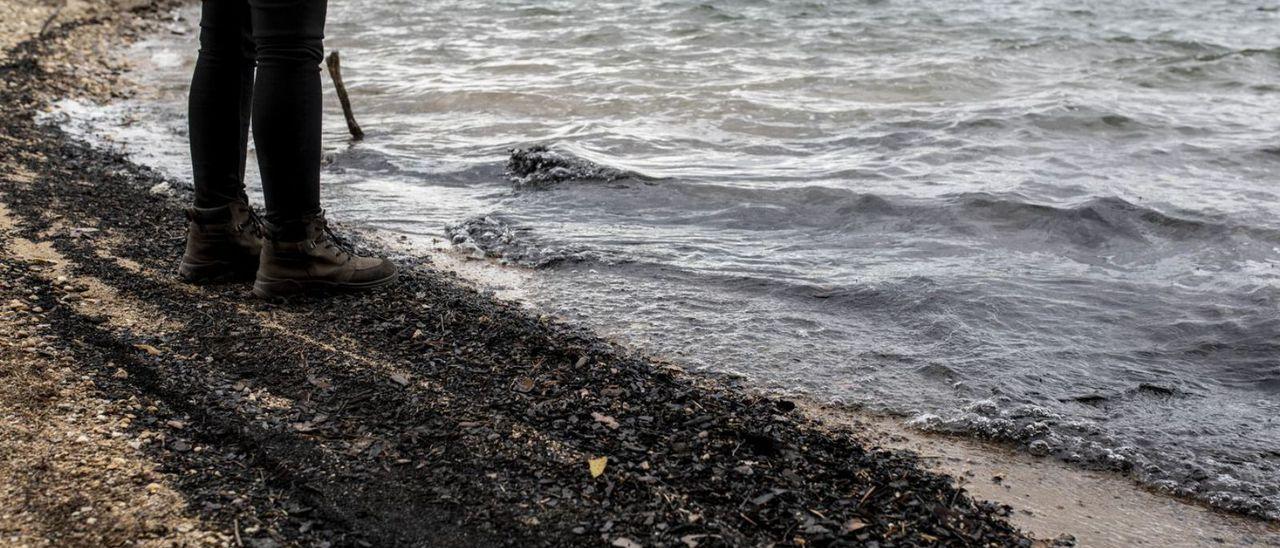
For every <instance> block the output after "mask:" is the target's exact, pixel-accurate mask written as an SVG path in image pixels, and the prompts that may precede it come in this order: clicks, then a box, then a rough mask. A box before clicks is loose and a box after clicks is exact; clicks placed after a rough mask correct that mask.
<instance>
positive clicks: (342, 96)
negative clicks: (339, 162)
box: [325, 51, 364, 141]
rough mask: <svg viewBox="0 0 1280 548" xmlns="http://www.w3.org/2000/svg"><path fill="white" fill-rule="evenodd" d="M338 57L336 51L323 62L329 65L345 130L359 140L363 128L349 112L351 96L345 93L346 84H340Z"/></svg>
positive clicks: (340, 75)
mask: <svg viewBox="0 0 1280 548" xmlns="http://www.w3.org/2000/svg"><path fill="white" fill-rule="evenodd" d="M341 63H342V62H341V60H340V59H339V57H338V52H336V51H335V52H333V53H330V54H329V59H328V60H326V61H325V64H326V65H328V66H329V77H330V78H332V79H333V87H334V88H335V89H337V90H338V102H340V103H342V114H343V115H345V116H346V117H347V130H349V131H351V138H352V139H354V140H356V141H360V140H363V139H364V130H362V129H360V124H357V123H356V116H355V114H352V113H351V97H349V96H348V95H347V86H344V85H342V64H341Z"/></svg>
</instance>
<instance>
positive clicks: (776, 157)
mask: <svg viewBox="0 0 1280 548" xmlns="http://www.w3.org/2000/svg"><path fill="white" fill-rule="evenodd" d="M331 4H332V5H331V8H330V12H331V15H330V19H331V24H330V28H329V39H328V46H329V47H330V48H336V49H341V50H342V52H343V54H344V61H343V64H344V69H345V75H344V76H345V77H346V80H347V83H348V86H349V87H350V90H351V92H352V95H353V98H354V99H353V100H354V102H355V104H356V107H357V114H358V117H359V118H360V120H361V122H362V124H363V125H364V126H365V129H366V131H367V133H368V134H369V137H368V139H367V140H366V142H364V143H362V144H359V145H356V146H350V145H348V144H347V143H346V141H345V136H344V132H345V127H344V125H343V124H342V122H341V117H340V114H339V112H338V111H337V110H336V104H330V105H329V114H330V116H329V118H328V121H327V127H326V136H325V139H326V147H327V149H328V153H329V156H328V159H327V165H326V168H325V177H326V183H325V184H326V185H327V187H326V190H325V192H326V194H327V196H326V199H327V201H326V206H327V207H328V208H329V209H330V211H332V212H333V216H335V217H337V218H340V219H345V220H358V221H360V222H363V223H365V224H367V225H369V226H372V227H376V228H380V229H387V230H392V231H396V232H400V233H403V234H406V235H408V236H410V237H412V238H416V239H422V240H426V239H429V238H433V237H439V238H451V239H453V240H454V241H456V242H457V243H458V244H459V247H460V248H461V249H462V251H464V252H466V253H476V254H488V255H490V256H496V257H497V258H499V259H501V260H502V261H503V262H507V263H512V264H516V265H524V266H525V267H536V268H538V275H536V276H532V277H530V278H529V280H530V281H529V285H528V287H522V288H521V292H522V293H523V294H524V295H526V296H527V298H529V299H530V300H531V301H533V302H534V303H535V304H537V305H539V306H540V307H543V308H547V309H551V310H552V311H555V312H559V313H562V314H566V315H569V316H573V317H578V318H582V319H584V320H585V321H587V322H589V323H591V324H593V325H595V326H597V327H598V328H599V329H601V330H602V331H604V332H606V333H613V334H617V335H618V336H620V337H622V338H623V339H625V340H628V341H630V342H632V343H634V344H637V345H640V346H642V347H645V348H649V349H652V350H654V351H657V352H659V353H662V354H664V355H667V356H671V357H674V358H677V359H679V360H682V361H684V362H685V363H688V364H690V365H691V366H692V367H697V368H706V369H709V370H714V371H721V372H730V373H735V374H741V375H744V376H747V377H749V378H752V379H754V380H755V381H756V382H759V383H762V384H766V385H769V386H772V387H774V388H777V389H780V390H786V391H800V392H805V393H808V394H811V395H813V396H816V397H819V398H825V399H831V400H837V401H844V402H846V403H849V404H857V405H866V406H870V407H873V408H877V409H885V410H890V411H894V412H899V413H904V414H907V415H909V416H912V417H915V423H916V424H918V425H920V426H922V427H926V428H936V429H943V430H949V431H960V432H964V433H969V434H973V435H976V436H980V437H992V438H999V439H1004V440H1011V441H1015V442H1017V443H1019V444H1022V445H1024V446H1026V447H1028V449H1029V450H1032V451H1034V452H1037V453H1041V452H1047V453H1053V454H1056V455H1058V456H1060V457H1062V458H1065V459H1067V460H1074V461H1082V462H1086V463H1088V464H1091V465H1095V466H1104V467H1114V468H1119V469H1132V470H1133V471H1134V475H1135V477H1138V478H1139V479H1141V480H1143V481H1147V482H1150V483H1152V484H1155V485H1157V486H1160V487H1162V488H1165V489H1168V490H1171V491H1176V492H1182V493H1185V494H1191V495H1194V496H1198V497H1200V498H1202V499H1205V500H1209V501H1211V502H1213V503H1215V504H1218V505H1220V506H1224V507H1231V508H1236V509H1240V510H1245V511H1249V512H1252V513H1255V514H1264V515H1270V516H1271V517H1272V518H1278V517H1280V471H1278V470H1277V468H1278V467H1280V418H1278V417H1280V271H1278V269H1277V265H1280V220H1277V214H1278V213H1280V194H1277V191H1276V190H1275V182H1276V181H1277V175H1280V33H1277V32H1275V29H1277V28H1280V11H1277V8H1278V7H1280V5H1278V4H1275V2H1273V1H1255V2H1225V1H1207V2H1206V1H1196V2H1192V1H1190V0H1162V1H1159V2H1156V1H1146V2H1142V1H1139V2H1085V3H1077V4H1073V5H1072V6H1071V7H1065V6H1062V5H1060V3H1054V2H1046V1H1041V0H1032V1H1028V2H984V3H980V4H976V5H965V6H956V5H954V3H947V2H938V1H936V0H904V1H867V2H784V1H768V0H746V1H735V2H727V1H725V2H697V1H686V0H670V1H665V2H653V1H641V2H625V3H624V2H593V3H587V2H577V1H559V2H546V3H541V4H539V5H538V6H536V7H535V6H530V5H527V4H525V3H517V2H500V1H490V0H484V1H475V2H409V1H373V0H345V1H343V0H332V1H331ZM193 17H194V13H193V12H192V11H189V10H188V11H184V12H182V13H181V14H180V18H179V19H178V20H175V22H174V23H173V30H174V33H173V34H170V35H166V36H161V37H156V38H155V39H152V40H150V41H148V42H145V43H143V44H140V45H139V47H138V49H137V52H138V55H139V58H140V60H141V61H142V62H143V63H144V64H146V65H148V66H149V67H150V69H149V70H146V71H144V72H143V73H142V75H141V77H142V78H143V79H144V80H146V81H147V82H148V83H150V84H153V85H154V87H155V89H156V90H157V96H158V97H157V96H151V95H147V96H144V97H140V98H139V99H137V100H134V101H131V102H125V103H122V104H118V105H113V106H108V107H103V108H97V107H93V108H89V107H83V106H77V105H73V104H68V105H66V109H67V111H68V112H69V113H71V114H73V116H72V118H74V119H73V120H70V121H68V123H69V125H70V126H71V127H73V128H74V127H79V128H80V129H81V130H86V131H90V133H92V134H93V135H96V136H97V138H100V139H102V138H115V139H117V140H118V141H119V143H120V144H121V146H124V147H125V148H127V149H129V150H131V151H133V152H134V153H135V154H137V155H139V156H138V157H139V159H141V160H143V161H144V162H147V163H150V164H153V165H157V166H160V167H162V168H164V169H167V170H170V171H171V172H172V173H173V174H174V175H175V177H178V178H184V177H187V175H186V173H187V168H186V167H185V165H184V162H185V161H186V160H185V141H184V139H183V137H184V135H185V130H184V129H183V112H182V108H183V100H184V99H183V95H182V94H183V92H184V88H185V83H186V81H187V79H188V78H189V70H190V62H191V58H192V55H193V50H194V47H193V46H192V44H191V42H192V41H193V39H194V37H193V35H192V31H191V28H192V26H193V24H194V21H193V20H192V19H193ZM180 33H185V34H180ZM88 126H95V127H88ZM531 145H547V146H549V147H550V150H551V151H552V153H554V154H557V155H559V156H561V157H564V158H568V159H570V160H571V161H570V163H571V164H574V165H579V166H590V165H592V164H594V165H597V166H604V167H606V168H609V169H608V170H607V171H605V172H596V174H599V173H611V174H612V173H618V172H628V173H631V174H634V176H630V177H628V176H621V177H613V176H609V177H606V178H604V179H601V178H589V179H581V178H575V175H581V174H582V173H584V171H581V170H575V169H573V168H572V165H571V166H570V168H566V170H565V171H560V172H556V174H555V176H552V177H535V179H536V181H534V182H537V183H538V184H517V183H520V182H524V183H527V182H528V181H530V179H521V180H520V181H516V182H513V180H512V179H511V178H509V177H508V176H507V174H506V173H504V166H505V164H506V161H507V159H508V156H509V152H508V149H511V148H516V147H527V146H531ZM587 171H589V170H587ZM254 184H256V182H255V183H254Z"/></svg>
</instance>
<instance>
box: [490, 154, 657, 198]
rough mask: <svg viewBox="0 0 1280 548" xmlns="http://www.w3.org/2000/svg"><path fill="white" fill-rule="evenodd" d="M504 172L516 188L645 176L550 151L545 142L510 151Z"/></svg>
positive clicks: (544, 186)
mask: <svg viewBox="0 0 1280 548" xmlns="http://www.w3.org/2000/svg"><path fill="white" fill-rule="evenodd" d="M507 175H508V176H509V177H510V178H511V182H512V183H514V184H515V187H516V188H517V189H523V188H546V187H549V186H552V185H555V184H558V183H563V182H566V181H604V182H610V181H616V180H619V179H646V177H644V176H642V175H640V174H638V173H635V172H632V171H626V170H622V169H617V168H612V167H609V166H602V165H600V164H597V163H595V162H592V161H590V160H586V159H584V158H579V157H577V156H573V155H571V154H568V153H565V152H561V151H556V150H551V149H550V148H547V147H546V146H545V145H535V146H531V147H529V148H516V149H512V150H511V157H510V158H509V159H507Z"/></svg>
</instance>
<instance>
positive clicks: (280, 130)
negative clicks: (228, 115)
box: [249, 0, 328, 239]
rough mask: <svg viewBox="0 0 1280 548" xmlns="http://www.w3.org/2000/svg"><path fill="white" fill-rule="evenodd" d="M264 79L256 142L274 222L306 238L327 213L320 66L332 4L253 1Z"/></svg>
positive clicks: (256, 105) (256, 107) (256, 97)
mask: <svg viewBox="0 0 1280 548" xmlns="http://www.w3.org/2000/svg"><path fill="white" fill-rule="evenodd" d="M249 4H250V6H251V13H252V20H253V23H252V26H253V39H254V42H255V44H256V45H257V53H258V78H257V81H256V82H255V84H254V90H253V139H254V142H255V143H256V144H257V150H258V166H259V167H260V168H261V171H262V190H263V196H264V198H265V199H266V203H267V208H266V218H267V222H268V223H270V224H271V225H272V226H274V227H277V228H278V229H279V230H281V231H283V232H284V235H285V236H287V237H297V239H301V238H302V237H303V236H304V235H305V230H304V227H303V225H304V224H305V219H307V218H309V217H311V216H314V215H317V214H319V213H320V129H321V128H320V118H321V96H320V63H321V61H322V60H323V57H324V45H323V42H324V25H325V12H326V10H327V4H328V2H327V1H326V0H249Z"/></svg>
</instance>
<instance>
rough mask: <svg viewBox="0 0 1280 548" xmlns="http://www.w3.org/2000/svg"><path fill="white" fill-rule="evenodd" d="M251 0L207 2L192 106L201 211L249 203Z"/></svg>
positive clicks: (193, 159)
mask: <svg viewBox="0 0 1280 548" xmlns="http://www.w3.org/2000/svg"><path fill="white" fill-rule="evenodd" d="M249 24H250V19H249V4H248V2H247V0H205V1H204V2H203V3H202V5H201V16H200V55H199V57H197V58H196V68H195V74H194V75H193V76H192V78H191V95H190V97H189V100H188V109H189V110H188V123H189V127H190V136H191V164H192V171H193V174H194V179H195V181H194V183H195V189H196V200H195V202H196V203H195V205H196V207H199V208H213V207H219V206H223V205H226V204H227V203H230V202H233V201H245V198H244V165H245V150H246V148H247V146H248V141H249V106H250V99H251V96H252V93H253V65H254V60H253V42H252V38H251V36H250V34H249V33H250V29H249Z"/></svg>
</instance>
